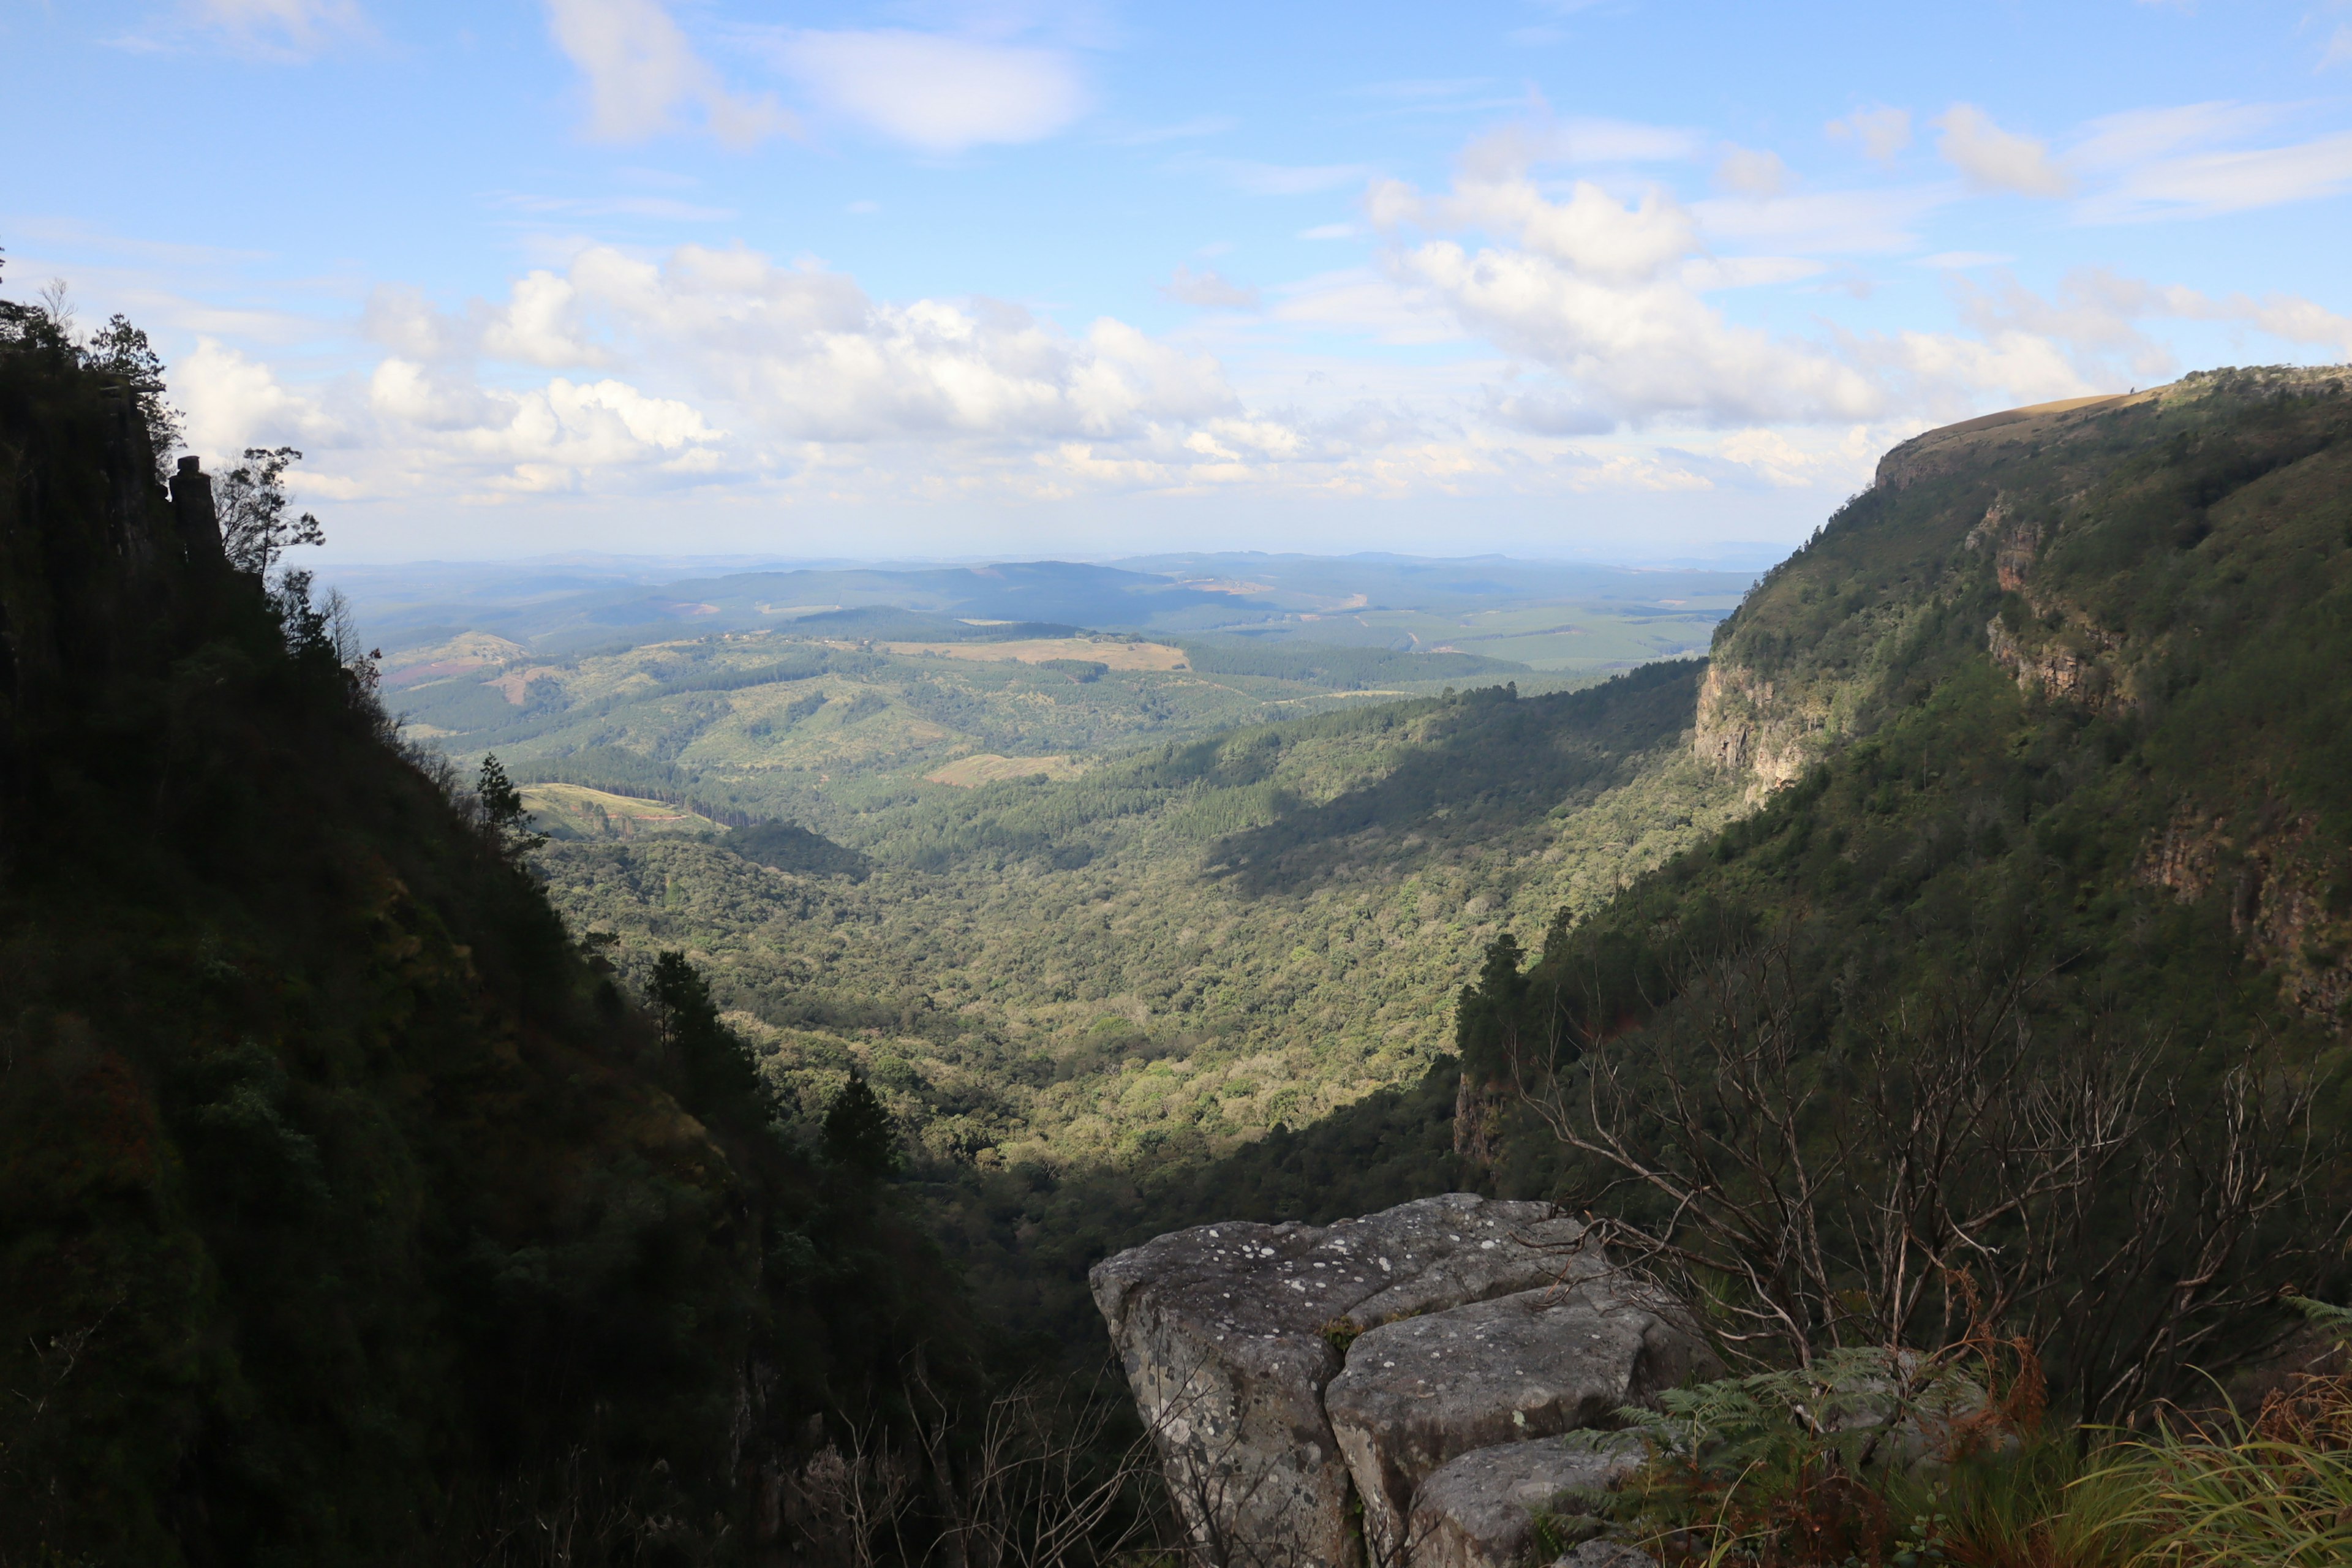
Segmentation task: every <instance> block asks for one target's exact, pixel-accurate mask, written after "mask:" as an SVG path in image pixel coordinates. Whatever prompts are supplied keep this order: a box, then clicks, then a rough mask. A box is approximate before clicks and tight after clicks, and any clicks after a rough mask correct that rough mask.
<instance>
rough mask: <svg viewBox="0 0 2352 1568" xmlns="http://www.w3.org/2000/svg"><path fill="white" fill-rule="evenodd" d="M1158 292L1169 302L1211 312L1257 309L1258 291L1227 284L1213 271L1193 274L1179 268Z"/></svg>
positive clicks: (1203, 270) (1187, 269)
mask: <svg viewBox="0 0 2352 1568" xmlns="http://www.w3.org/2000/svg"><path fill="white" fill-rule="evenodd" d="M1160 292H1161V293H1162V294H1165V295H1167V296H1168V297H1169V298H1170V299H1171V300H1178V301H1181V303H1183V304H1187V305H1199V306H1202V307H1203V308H1205V309H1210V310H1255V309H1256V308H1257V290H1256V289H1255V288H1244V287H1242V286H1240V285H1239V284H1236V283H1234V282H1231V281H1229V280H1228V279H1225V278H1224V277H1223V276H1222V275H1221V274H1219V273H1218V272H1217V271H1215V270H1214V269H1213V268H1206V267H1204V268H1202V269H1201V270H1200V271H1198V272H1195V271H1193V270H1192V268H1189V267H1183V266H1179V267H1178V268H1176V271H1175V274H1174V275H1173V276H1172V277H1171V278H1170V279H1168V281H1167V282H1165V283H1163V284H1161V285H1160Z"/></svg>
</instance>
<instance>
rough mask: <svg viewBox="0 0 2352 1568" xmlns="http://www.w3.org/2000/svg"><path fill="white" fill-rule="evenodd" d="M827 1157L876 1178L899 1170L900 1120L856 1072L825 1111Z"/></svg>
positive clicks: (893, 1173)
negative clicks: (885, 1106)
mask: <svg viewBox="0 0 2352 1568" xmlns="http://www.w3.org/2000/svg"><path fill="white" fill-rule="evenodd" d="M824 1157H825V1159H826V1160H827V1161H828V1162H830V1163H833V1164H835V1165H836V1166H838V1167H840V1168H841V1169H843V1170H845V1171H851V1172H855V1173H856V1174H858V1175H861V1176H866V1177H868V1178H870V1179H873V1180H876V1181H879V1180H880V1179H882V1178H883V1177H885V1176H892V1175H896V1174H897V1173H898V1121H897V1120H896V1119H895V1118H893V1117H892V1116H891V1114H890V1112H889V1111H888V1110H886V1109H884V1107H883V1104H882V1101H881V1100H878V1099H877V1098H876V1096H875V1093H874V1090H873V1089H872V1088H871V1087H870V1086H869V1085H868V1084H867V1083H866V1079H864V1078H863V1077H861V1076H859V1075H857V1074H855V1073H853V1074H851V1075H850V1079H849V1081H848V1082H847V1083H845V1084H844V1085H842V1086H841V1092H840V1093H839V1094H837V1095H835V1096H834V1100H833V1106H832V1108H831V1109H830V1110H827V1111H826V1112H825V1113H824Z"/></svg>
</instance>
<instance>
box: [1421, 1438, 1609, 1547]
mask: <svg viewBox="0 0 2352 1568" xmlns="http://www.w3.org/2000/svg"><path fill="white" fill-rule="evenodd" d="M1643 1457H1644V1450H1643V1447H1642V1445H1641V1444H1640V1443H1639V1442H1638V1441H1636V1440H1634V1439H1633V1438H1631V1437H1621V1438H1618V1439H1616V1440H1615V1441H1614V1442H1613V1443H1612V1444H1608V1445H1606V1446H1603V1447H1596V1448H1592V1449H1588V1450H1578V1449H1575V1448H1571V1447H1568V1446H1567V1445H1566V1444H1564V1443H1561V1442H1559V1440H1558V1439H1553V1440H1551V1441H1549V1442H1532V1443H1504V1444H1501V1445H1498V1446H1497V1447H1492V1448H1478V1449H1474V1450H1473V1451H1471V1452H1470V1453H1467V1454H1465V1455H1463V1456H1462V1457H1461V1458H1457V1459H1455V1460H1454V1461H1453V1462H1452V1463H1451V1464H1448V1465H1446V1466H1444V1467H1443V1468H1440V1469H1439V1470H1438V1471H1437V1472H1436V1473H1435V1474H1433V1475H1432V1476H1431V1477H1430V1478H1429V1479H1427V1480H1425V1481H1423V1482H1422V1484H1421V1491H1420V1495H1419V1497H1418V1498H1417V1499H1416V1500H1415V1501H1414V1503H1413V1509H1412V1537H1411V1540H1410V1542H1409V1544H1408V1547H1407V1549H1406V1551H1405V1552H1403V1553H1402V1555H1403V1556H1404V1557H1406V1558H1407V1559H1409V1560H1410V1561H1411V1562H1412V1563H1413V1564H1414V1568H1513V1565H1514V1564H1517V1563H1523V1562H1526V1561H1527V1560H1528V1556H1529V1554H1530V1552H1532V1551H1533V1549H1534V1547H1535V1544H1536V1542H1535V1523H1536V1518H1537V1516H1538V1514H1541V1513H1554V1514H1558V1513H1567V1512H1573V1511H1579V1510H1580V1504H1586V1503H1587V1500H1589V1498H1590V1496H1591V1494H1592V1493H1595V1492H1601V1491H1605V1490H1607V1489H1609V1488H1610V1487H1612V1486H1614V1485H1615V1484H1616V1483H1617V1482H1619V1481H1621V1480H1622V1479H1624V1478H1625V1477H1626V1476H1628V1475H1630V1474H1632V1473H1633V1469H1634V1468H1635V1467H1637V1466H1638V1465H1640V1464H1641V1462H1642V1460H1643ZM1635 1560H1636V1561H1645V1560H1644V1559H1641V1558H1640V1557H1639V1554H1638V1553H1637V1554H1635Z"/></svg>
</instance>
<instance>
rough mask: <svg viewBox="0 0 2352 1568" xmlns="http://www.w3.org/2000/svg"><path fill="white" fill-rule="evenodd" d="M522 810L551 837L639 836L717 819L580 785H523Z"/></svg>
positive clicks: (690, 828)
mask: <svg viewBox="0 0 2352 1568" xmlns="http://www.w3.org/2000/svg"><path fill="white" fill-rule="evenodd" d="M522 805H523V809H524V810H525V811H527V812H529V813H530V815H531V816H532V817H533V819H534V823H533V825H534V826H536V827H537V828H538V830H539V831H540V832H541V833H544V834H546V835H547V836H548V837H551V838H638V837H644V836H646V835H647V834H655V833H709V832H713V831H720V829H719V824H717V823H715V822H713V821H711V820H710V818H709V817H707V816H702V815H700V814H699V813H697V812H692V811H688V810H686V809H685V808H684V807H681V806H675V805H667V804H666V803H664V802H662V801H658V800H640V799H638V798H637V797H636V796H635V795H614V794H612V793H610V792H609V791H606V790H601V789H589V788H587V787H586V786H584V785H582V784H526V785H525V786H524V787H523V790H522Z"/></svg>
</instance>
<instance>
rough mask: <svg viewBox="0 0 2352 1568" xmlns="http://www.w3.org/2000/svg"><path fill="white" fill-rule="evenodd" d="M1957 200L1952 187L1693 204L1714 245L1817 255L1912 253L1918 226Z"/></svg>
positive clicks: (1702, 229)
mask: <svg viewBox="0 0 2352 1568" xmlns="http://www.w3.org/2000/svg"><path fill="white" fill-rule="evenodd" d="M1953 195H1954V192H1953V191H1952V190H1950V189H1949V188H1940V189H1939V188H1934V187H1919V186H1912V187H1906V188H1899V189H1895V190H1878V191H1871V190H1862V191H1801V192H1796V193H1793V194H1790V195H1769V196H1717V197H1714V198H1711V199H1709V200H1706V201H1698V202H1693V203H1692V204H1691V207H1690V210H1691V214H1692V216H1695V217H1696V219H1697V220H1698V225H1699V230H1700V232H1701V233H1702V234H1704V235H1705V236H1706V237H1707V239H1708V240H1709V241H1710V242H1711V243H1714V244H1718V245H1719V244H1723V243H1725V242H1730V243H1735V244H1747V245H1769V246H1771V247H1773V248H1774V249H1776V250H1782V251H1796V252H1800V253H1802V254H1806V255H1813V256H1852V255H1858V254H1868V253H1871V252H1884V251H1895V250H1908V249H1910V248H1911V247H1914V246H1916V245H1917V244H1918V243H1919V237H1918V234H1917V232H1916V225H1917V224H1918V223H1919V222H1920V220H1922V219H1923V218H1925V217H1927V216H1928V215H1929V214H1930V213H1931V212H1933V211H1934V210H1935V209H1936V208H1937V207H1939V206H1943V205H1947V204H1948V203H1949V202H1950V201H1951V200H1952V198H1953Z"/></svg>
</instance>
